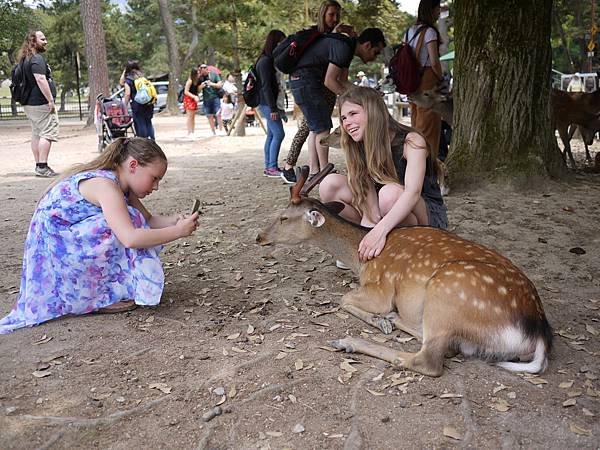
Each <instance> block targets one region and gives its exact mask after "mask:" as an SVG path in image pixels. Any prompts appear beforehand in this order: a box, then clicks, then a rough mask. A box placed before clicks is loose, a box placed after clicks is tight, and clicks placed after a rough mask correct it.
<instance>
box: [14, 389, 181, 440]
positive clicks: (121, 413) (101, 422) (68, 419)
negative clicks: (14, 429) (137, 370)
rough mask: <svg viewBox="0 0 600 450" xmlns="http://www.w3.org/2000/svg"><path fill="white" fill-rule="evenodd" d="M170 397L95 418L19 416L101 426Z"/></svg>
mask: <svg viewBox="0 0 600 450" xmlns="http://www.w3.org/2000/svg"><path fill="white" fill-rule="evenodd" d="M169 397H171V398H174V397H173V396H171V395H163V396H162V397H159V398H157V399H155V400H152V401H151V402H148V403H146V404H143V405H140V406H137V407H135V408H132V409H128V410H125V411H117V412H116V413H113V414H110V415H109V416H106V417H97V418H95V419H82V418H79V417H56V416H31V415H29V414H24V415H22V416H18V418H21V419H25V420H29V421H33V422H36V423H37V424H39V425H43V426H52V425H69V426H72V427H77V428H90V427H99V426H106V425H112V424H114V423H115V422H118V421H119V420H121V419H123V418H125V417H128V416H131V415H135V414H138V413H140V412H142V411H146V410H147V409H150V408H152V407H153V406H154V405H158V404H159V403H162V402H163V401H165V400H166V399H168V398H169ZM59 437H60V436H59Z"/></svg>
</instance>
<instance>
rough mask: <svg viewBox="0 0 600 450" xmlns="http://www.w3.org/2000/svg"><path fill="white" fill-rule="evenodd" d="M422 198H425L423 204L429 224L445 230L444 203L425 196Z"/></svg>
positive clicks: (445, 213) (446, 226)
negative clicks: (425, 207)
mask: <svg viewBox="0 0 600 450" xmlns="http://www.w3.org/2000/svg"><path fill="white" fill-rule="evenodd" d="M423 200H425V205H426V206H427V218H428V219H429V226H430V227H434V228H440V229H442V230H447V229H448V215H447V212H446V205H444V204H443V203H441V204H440V203H438V202H435V201H433V200H431V199H428V198H427V197H423Z"/></svg>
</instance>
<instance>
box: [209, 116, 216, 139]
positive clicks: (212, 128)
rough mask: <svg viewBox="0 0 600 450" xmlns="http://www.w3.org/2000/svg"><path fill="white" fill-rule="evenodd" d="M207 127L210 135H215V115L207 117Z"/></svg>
mask: <svg viewBox="0 0 600 450" xmlns="http://www.w3.org/2000/svg"><path fill="white" fill-rule="evenodd" d="M208 125H209V126H210V131H212V134H215V115H214V114H209V115H208Z"/></svg>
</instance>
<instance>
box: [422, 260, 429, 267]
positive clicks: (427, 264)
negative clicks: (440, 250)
mask: <svg viewBox="0 0 600 450" xmlns="http://www.w3.org/2000/svg"><path fill="white" fill-rule="evenodd" d="M429 264H431V262H430V261H429V260H428V259H426V260H425V262H424V263H423V265H424V266H425V267H429Z"/></svg>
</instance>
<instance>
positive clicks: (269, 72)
mask: <svg viewBox="0 0 600 450" xmlns="http://www.w3.org/2000/svg"><path fill="white" fill-rule="evenodd" d="M284 39H285V34H284V33H283V31H280V30H271V31H269V34H267V38H266V40H265V44H264V46H263V49H262V52H261V54H260V56H259V57H258V60H257V62H256V71H257V75H258V79H259V80H260V100H259V104H258V109H259V111H260V113H261V115H262V116H263V117H264V118H265V120H266V121H267V139H266V140H265V145H264V156H265V169H264V171H263V175H264V176H266V177H277V178H279V176H280V175H281V171H280V170H279V167H278V165H277V160H278V158H279V150H280V149H281V143H282V142H283V138H284V137H285V131H284V130H283V119H282V118H283V117H284V116H285V110H284V108H283V106H284V102H285V91H284V90H283V89H282V85H283V74H282V73H281V72H279V71H278V70H276V69H275V66H274V64H273V49H274V48H275V47H277V44H279V43H280V42H281V41H283V40H284Z"/></svg>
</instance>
